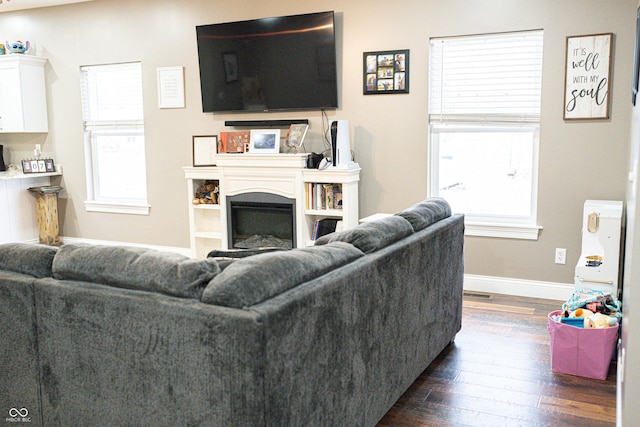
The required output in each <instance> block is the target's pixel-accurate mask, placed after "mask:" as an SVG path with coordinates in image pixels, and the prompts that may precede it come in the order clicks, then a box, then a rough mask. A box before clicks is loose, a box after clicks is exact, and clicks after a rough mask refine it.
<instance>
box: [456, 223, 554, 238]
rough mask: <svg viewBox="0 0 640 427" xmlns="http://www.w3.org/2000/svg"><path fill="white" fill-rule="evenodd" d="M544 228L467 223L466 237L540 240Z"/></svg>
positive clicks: (525, 225) (524, 225)
mask: <svg viewBox="0 0 640 427" xmlns="http://www.w3.org/2000/svg"><path fill="white" fill-rule="evenodd" d="M540 230H542V227H541V226H539V225H530V224H506V223H502V224H499V223H486V222H469V221H467V222H465V232H464V234H465V236H481V237H500V238H503V239H523V240H538V235H539V234H540Z"/></svg>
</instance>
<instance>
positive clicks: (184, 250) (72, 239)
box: [61, 237, 191, 257]
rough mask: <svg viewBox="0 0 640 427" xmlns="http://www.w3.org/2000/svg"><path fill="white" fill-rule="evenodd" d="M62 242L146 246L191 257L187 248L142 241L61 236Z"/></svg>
mask: <svg viewBox="0 0 640 427" xmlns="http://www.w3.org/2000/svg"><path fill="white" fill-rule="evenodd" d="M61 240H62V242H63V243H71V244H73V243H86V244H90V245H112V246H116V245H118V246H137V247H139V248H148V249H154V250H156V251H162V252H175V253H179V254H181V255H185V256H188V257H191V249H189V248H177V247H173V246H156V245H145V244H142V243H123V242H114V241H111V240H95V239H82V238H77V237H61Z"/></svg>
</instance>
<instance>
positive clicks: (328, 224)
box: [311, 218, 342, 240]
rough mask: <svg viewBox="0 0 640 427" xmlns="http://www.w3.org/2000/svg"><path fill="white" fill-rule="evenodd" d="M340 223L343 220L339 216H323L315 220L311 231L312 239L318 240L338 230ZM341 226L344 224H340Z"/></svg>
mask: <svg viewBox="0 0 640 427" xmlns="http://www.w3.org/2000/svg"><path fill="white" fill-rule="evenodd" d="M338 223H342V221H341V220H339V219H337V218H323V219H319V220H317V221H315V222H314V223H313V230H312V232H311V240H317V239H318V238H320V237H322V236H325V235H327V234H330V233H333V232H334V231H338V230H336V228H337V226H338ZM340 228H342V224H340Z"/></svg>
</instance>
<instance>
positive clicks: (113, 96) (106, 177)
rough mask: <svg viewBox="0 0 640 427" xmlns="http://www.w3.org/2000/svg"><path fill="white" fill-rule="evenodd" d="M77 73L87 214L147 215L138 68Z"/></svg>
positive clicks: (105, 67) (130, 65) (101, 68)
mask: <svg viewBox="0 0 640 427" xmlns="http://www.w3.org/2000/svg"><path fill="white" fill-rule="evenodd" d="M80 72H81V79H80V80H81V96H82V116H83V120H84V124H85V147H86V151H87V156H86V167H87V201H86V202H85V205H86V207H87V210H90V211H100V212H117V213H133V214H143V215H146V214H148V213H149V206H148V204H147V186H146V165H145V140H144V111H143V97H142V67H141V64H140V63H139V62H134V63H123V64H107V65H91V66H84V67H81V69H80Z"/></svg>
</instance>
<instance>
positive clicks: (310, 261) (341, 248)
mask: <svg viewBox="0 0 640 427" xmlns="http://www.w3.org/2000/svg"><path fill="white" fill-rule="evenodd" d="M362 256H364V254H363V253H362V252H361V251H360V250H358V249H356V248H355V247H354V246H353V245H350V244H347V243H343V242H336V243H331V244H328V245H324V246H313V247H309V248H299V249H293V250H290V251H282V252H269V253H264V254H260V255H255V256H252V257H247V258H243V259H239V260H237V261H235V262H234V263H233V264H231V265H229V266H228V267H227V268H225V269H224V270H223V271H222V272H221V273H220V274H218V275H217V276H216V277H214V278H213V280H211V282H210V283H209V285H208V286H207V287H206V289H205V290H204V292H203V294H202V301H203V302H206V303H209V304H216V305H222V306H226V307H234V308H242V307H249V306H252V305H254V304H258V303H259V302H262V301H264V300H267V299H269V298H271V297H274V296H276V295H278V294H281V293H282V292H284V291H286V290H288V289H291V288H293V287H295V286H297V285H299V284H301V283H304V282H307V281H309V280H311V279H313V278H315V277H318V276H321V275H323V274H325V273H327V272H329V271H331V270H333V269H335V268H338V267H340V266H342V265H344V264H347V263H349V262H351V261H353V260H355V259H357V258H359V257H362Z"/></svg>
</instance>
